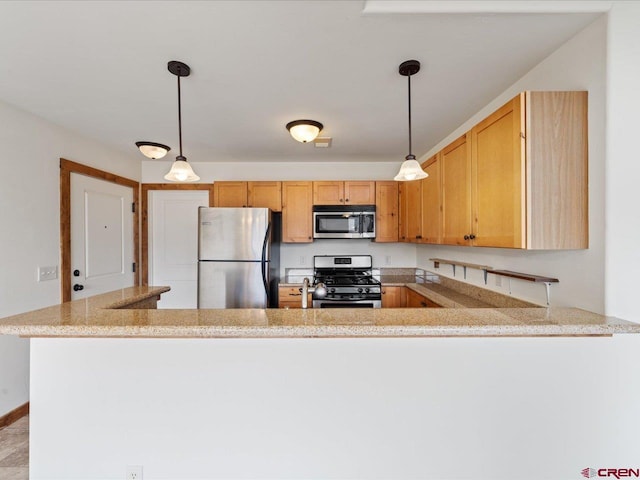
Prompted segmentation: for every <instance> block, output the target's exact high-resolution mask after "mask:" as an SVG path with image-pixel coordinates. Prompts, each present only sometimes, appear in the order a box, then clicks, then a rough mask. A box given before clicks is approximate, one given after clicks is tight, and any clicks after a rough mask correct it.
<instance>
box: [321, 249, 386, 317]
mask: <svg viewBox="0 0 640 480" xmlns="http://www.w3.org/2000/svg"><path fill="white" fill-rule="evenodd" d="M313 283H314V285H317V284H319V283H324V284H325V286H326V289H327V293H326V295H325V296H324V297H322V298H320V297H319V296H316V294H315V293H314V294H313V297H312V298H313V308H380V307H381V306H382V293H381V292H382V288H381V286H380V282H379V281H378V280H376V279H375V278H373V276H372V258H371V255H341V256H336V255H316V256H314V257H313Z"/></svg>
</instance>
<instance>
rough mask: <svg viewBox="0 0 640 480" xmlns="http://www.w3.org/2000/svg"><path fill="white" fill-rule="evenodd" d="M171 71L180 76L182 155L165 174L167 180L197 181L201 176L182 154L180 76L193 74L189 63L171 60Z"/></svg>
mask: <svg viewBox="0 0 640 480" xmlns="http://www.w3.org/2000/svg"><path fill="white" fill-rule="evenodd" d="M167 68H168V69H169V71H170V72H171V73H172V74H173V75H175V76H176V77H178V137H179V139H180V155H178V156H177V157H176V161H175V162H173V165H171V170H169V173H167V174H166V175H165V176H164V179H165V180H169V181H171V182H197V181H198V180H200V177H199V176H198V175H196V174H195V172H194V171H193V168H191V165H189V163H188V162H187V157H185V156H184V155H182V102H181V95H180V77H188V76H189V75H190V74H191V69H190V68H189V65H187V64H185V63H182V62H178V61H175V60H173V61H171V62H169V63H168V64H167Z"/></svg>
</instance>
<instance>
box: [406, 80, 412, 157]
mask: <svg viewBox="0 0 640 480" xmlns="http://www.w3.org/2000/svg"><path fill="white" fill-rule="evenodd" d="M407 82H408V84H409V156H413V154H412V153H411V151H412V149H411V75H407ZM409 156H408V157H407V158H409Z"/></svg>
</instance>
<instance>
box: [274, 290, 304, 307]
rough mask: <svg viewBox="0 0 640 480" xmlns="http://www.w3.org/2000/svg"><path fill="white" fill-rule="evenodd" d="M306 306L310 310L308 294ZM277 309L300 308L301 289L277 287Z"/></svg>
mask: <svg viewBox="0 0 640 480" xmlns="http://www.w3.org/2000/svg"><path fill="white" fill-rule="evenodd" d="M307 304H308V306H309V308H311V305H312V299H311V294H310V293H309V294H308V295H307ZM278 308H302V288H300V287H278Z"/></svg>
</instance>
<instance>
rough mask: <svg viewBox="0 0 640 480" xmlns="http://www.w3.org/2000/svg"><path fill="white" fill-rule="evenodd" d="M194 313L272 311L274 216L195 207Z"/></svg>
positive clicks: (275, 259)
mask: <svg viewBox="0 0 640 480" xmlns="http://www.w3.org/2000/svg"><path fill="white" fill-rule="evenodd" d="M198 217H199V221H198V308H267V307H274V308H275V307H277V306H278V274H279V272H278V270H279V258H280V248H279V238H280V221H279V219H280V214H276V213H272V212H271V211H270V210H269V209H268V208H208V207H200V209H199V214H198Z"/></svg>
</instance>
